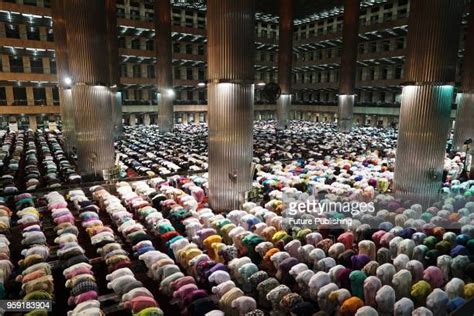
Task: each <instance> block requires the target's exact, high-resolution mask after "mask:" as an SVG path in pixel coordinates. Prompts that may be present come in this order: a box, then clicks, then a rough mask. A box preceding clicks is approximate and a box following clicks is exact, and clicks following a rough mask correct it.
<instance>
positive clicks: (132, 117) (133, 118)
mask: <svg viewBox="0 0 474 316" xmlns="http://www.w3.org/2000/svg"><path fill="white" fill-rule="evenodd" d="M129 120H130V121H129V124H130V126H135V125H137V116H136V115H135V114H130V118H129Z"/></svg>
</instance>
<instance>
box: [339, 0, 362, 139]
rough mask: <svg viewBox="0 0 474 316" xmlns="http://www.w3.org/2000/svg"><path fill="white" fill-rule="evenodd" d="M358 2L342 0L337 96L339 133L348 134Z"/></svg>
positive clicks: (353, 99) (357, 29)
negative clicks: (342, 18) (340, 49)
mask: <svg viewBox="0 0 474 316" xmlns="http://www.w3.org/2000/svg"><path fill="white" fill-rule="evenodd" d="M359 14H360V0H344V24H343V28H342V55H341V70H340V80H339V96H338V109H337V110H338V120H337V125H338V128H339V131H341V132H344V133H349V132H350V131H351V129H352V117H353V113H354V103H355V90H354V89H355V78H356V68H357V51H358V46H357V43H358V39H359Z"/></svg>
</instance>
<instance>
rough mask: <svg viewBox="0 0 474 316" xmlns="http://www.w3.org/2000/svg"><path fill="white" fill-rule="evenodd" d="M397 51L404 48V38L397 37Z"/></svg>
mask: <svg viewBox="0 0 474 316" xmlns="http://www.w3.org/2000/svg"><path fill="white" fill-rule="evenodd" d="M396 45H397V49H404V48H405V38H404V37H399V38H397V40H396Z"/></svg>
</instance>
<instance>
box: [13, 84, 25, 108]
mask: <svg viewBox="0 0 474 316" xmlns="http://www.w3.org/2000/svg"><path fill="white" fill-rule="evenodd" d="M13 99H14V101H13V105H27V101H26V88H24V87H13Z"/></svg>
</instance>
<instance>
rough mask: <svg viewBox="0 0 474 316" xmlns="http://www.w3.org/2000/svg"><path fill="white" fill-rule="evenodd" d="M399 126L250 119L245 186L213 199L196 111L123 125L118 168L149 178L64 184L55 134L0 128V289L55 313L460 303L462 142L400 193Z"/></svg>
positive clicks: (464, 245) (283, 311)
mask: <svg viewBox="0 0 474 316" xmlns="http://www.w3.org/2000/svg"><path fill="white" fill-rule="evenodd" d="M396 138H397V134H396V130H394V129H391V128H389V129H380V128H372V127H357V128H355V129H354V131H353V133H351V134H350V135H346V134H340V133H338V132H337V130H336V127H335V126H334V125H331V124H326V123H311V122H301V121H294V122H291V124H290V126H289V129H288V130H286V131H276V130H275V129H274V122H268V121H267V122H257V123H256V125H255V130H254V163H255V175H254V183H253V189H252V190H251V192H250V194H249V200H248V201H247V202H246V203H244V204H243V205H242V206H241V208H240V209H239V210H230V211H229V212H226V213H217V212H214V211H213V210H212V208H211V207H212V206H211V205H209V204H208V198H207V196H208V183H207V173H206V171H207V169H208V165H207V128H206V126H205V125H204V124H195V125H178V126H177V129H176V131H175V132H174V133H167V134H160V133H158V132H157V129H156V126H135V127H125V130H124V137H123V138H122V139H121V140H119V141H118V142H116V152H117V154H118V155H119V157H118V158H119V163H120V167H121V169H122V171H124V172H125V173H126V176H125V177H136V176H146V177H147V178H148V180H139V181H132V182H130V181H127V182H117V183H116V184H115V185H106V184H104V185H102V186H92V187H89V186H87V184H82V185H81V186H80V188H77V189H76V188H74V189H67V190H66V189H64V188H62V187H61V186H60V185H61V184H65V183H69V184H74V183H79V182H80V177H79V176H78V175H77V173H76V172H75V170H74V164H73V163H71V162H69V161H68V157H67V156H66V155H65V154H64V151H63V150H62V148H61V143H62V137H61V135H60V133H59V132H53V131H39V132H37V133H36V134H35V133H33V132H31V131H22V132H1V133H0V139H1V140H2V147H1V152H0V155H1V157H0V158H1V159H0V160H1V165H0V169H1V170H2V179H1V180H2V182H1V184H2V190H3V192H5V193H12V194H14V195H6V196H5V197H1V198H0V224H1V225H0V233H1V234H0V255H2V260H0V266H1V268H2V269H1V271H3V273H2V278H1V280H0V285H1V286H0V296H1V297H0V298H2V299H23V300H25V301H29V300H38V299H46V300H52V302H54V304H52V308H53V313H59V314H65V313H66V311H67V312H68V315H71V316H72V315H78V316H79V315H102V314H110V315H114V313H124V312H125V313H127V314H133V315H141V316H145V315H153V316H155V315H163V314H165V315H176V314H178V313H179V314H182V315H193V316H194V315H196V316H197V315H208V316H219V315H236V316H237V315H249V316H251V315H267V314H270V315H290V314H291V315H320V316H323V315H342V316H345V315H358V316H371V315H387V316H388V315H407V316H409V315H435V316H444V315H448V314H449V313H451V312H454V311H456V310H458V311H461V312H462V309H465V310H468V311H471V312H472V309H473V307H470V306H469V304H470V302H469V301H470V300H471V301H472V299H473V298H474V197H473V196H474V181H472V180H471V181H469V180H466V181H464V180H465V179H460V176H461V174H462V170H463V167H464V158H465V157H464V154H463V153H449V154H447V155H446V160H445V175H444V178H443V190H442V191H441V195H440V196H439V199H438V200H437V201H435V202H433V203H432V204H431V205H424V206H423V205H421V204H418V203H416V201H401V200H398V199H396V198H395V197H394V195H393V194H392V180H393V171H394V164H395V150H396ZM37 188H43V191H42V192H41V193H40V192H38V191H34V189H37ZM22 189H29V190H32V192H31V193H17V194H16V195H15V192H18V191H19V190H22ZM54 190H57V191H54ZM18 228H20V229H21V230H18ZM16 236H20V237H19V238H16ZM10 249H12V250H10ZM17 249H20V251H17ZM471 303H472V302H471ZM43 314H44V315H46V314H47V312H46V311H45V310H42V309H41V308H37V309H35V310H34V311H32V312H31V313H30V314H29V315H43Z"/></svg>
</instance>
